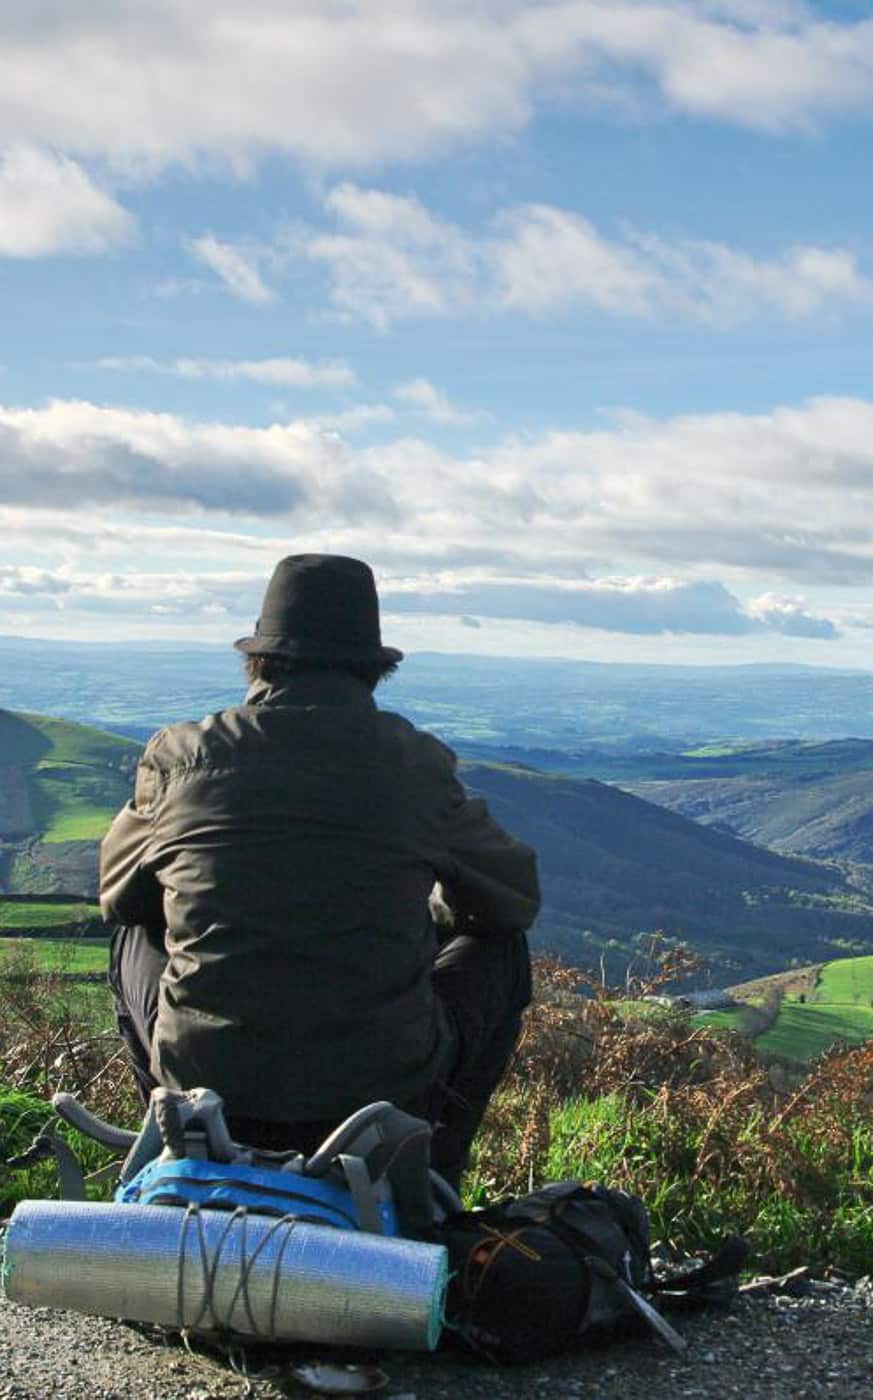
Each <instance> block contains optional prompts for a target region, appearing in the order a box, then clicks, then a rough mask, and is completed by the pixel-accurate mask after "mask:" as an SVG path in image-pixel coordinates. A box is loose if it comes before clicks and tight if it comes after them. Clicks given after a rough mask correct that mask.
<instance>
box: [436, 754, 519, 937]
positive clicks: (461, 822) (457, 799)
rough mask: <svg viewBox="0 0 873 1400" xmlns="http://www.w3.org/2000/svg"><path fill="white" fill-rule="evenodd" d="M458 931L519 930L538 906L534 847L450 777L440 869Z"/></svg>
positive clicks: (505, 931)
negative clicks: (511, 832) (444, 849)
mask: <svg viewBox="0 0 873 1400" xmlns="http://www.w3.org/2000/svg"><path fill="white" fill-rule="evenodd" d="M439 874H440V879H441V881H442V884H443V887H444V891H445V894H446V897H447V900H448V903H449V905H450V906H451V908H452V910H453V912H454V914H455V918H456V927H457V930H458V932H459V933H460V932H469V933H474V934H480V935H482V936H490V935H497V936H498V937H499V936H500V935H501V934H505V933H515V932H521V931H523V930H524V929H526V928H528V927H529V926H530V925H531V924H532V923H533V921H534V919H535V918H536V916H537V913H538V912H539V907H540V886H539V879H538V876H537V858H536V853H535V851H534V850H533V849H532V848H531V847H530V846H527V845H525V843H524V842H523V841H518V840H516V839H515V837H513V836H510V835H509V833H508V832H506V831H504V830H503V827H502V826H500V825H499V823H498V822H496V821H495V820H494V818H493V817H492V816H491V814H490V813H489V811H488V808H487V806H486V804H485V802H484V801H483V800H482V799H481V798H471V797H468V796H467V794H466V793H465V791H464V789H463V787H462V786H461V784H460V783H459V782H458V780H457V779H456V778H453V779H452V803H451V809H450V816H449V829H448V860H447V862H446V868H445V870H441V871H440V872H439Z"/></svg>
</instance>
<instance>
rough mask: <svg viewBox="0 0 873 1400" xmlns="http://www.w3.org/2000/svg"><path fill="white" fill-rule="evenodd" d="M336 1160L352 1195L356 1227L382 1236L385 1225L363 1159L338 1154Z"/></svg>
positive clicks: (341, 1153) (344, 1153)
mask: <svg viewBox="0 0 873 1400" xmlns="http://www.w3.org/2000/svg"><path fill="white" fill-rule="evenodd" d="M336 1160H337V1161H338V1162H339V1164H340V1166H341V1167H342V1171H343V1176H344V1177H345V1179H346V1185H347V1186H348V1188H349V1190H350V1191H351V1193H352V1200H353V1201H354V1203H355V1209H356V1210H357V1212H358V1225H359V1226H360V1228H361V1229H362V1230H366V1231H367V1233H368V1234H371V1235H384V1233H385V1225H384V1223H383V1220H382V1216H381V1214H380V1213H379V1206H378V1203H377V1201H376V1193H375V1191H374V1190H373V1183H372V1181H371V1180H370V1173H369V1172H368V1171H367V1164H366V1162H365V1161H364V1159H363V1157H353V1156H351V1155H350V1154H349V1153H347V1152H340V1154H339V1156H338V1157H337V1159H336Z"/></svg>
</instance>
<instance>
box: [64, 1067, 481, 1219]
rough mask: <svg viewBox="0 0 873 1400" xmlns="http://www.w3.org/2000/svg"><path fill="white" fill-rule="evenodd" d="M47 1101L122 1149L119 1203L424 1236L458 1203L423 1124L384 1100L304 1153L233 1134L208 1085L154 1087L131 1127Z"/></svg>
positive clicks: (70, 1102)
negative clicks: (138, 1123) (434, 1166)
mask: <svg viewBox="0 0 873 1400" xmlns="http://www.w3.org/2000/svg"><path fill="white" fill-rule="evenodd" d="M53 1104H54V1107H55V1109H56V1110H57V1112H58V1114H59V1115H60V1116H61V1117H62V1118H64V1119H65V1121H66V1122H68V1123H70V1124H72V1125H73V1126H74V1127H76V1128H78V1129H79V1130H80V1131H81V1132H84V1133H86V1134H87V1135H89V1136H91V1137H94V1138H96V1139H97V1140H98V1141H102V1142H106V1143H107V1144H108V1145H111V1146H114V1147H116V1148H118V1147H120V1146H123V1147H124V1148H125V1149H126V1150H127V1157H126V1159H125V1161H124V1164H123V1166H122V1168H121V1172H120V1177H119V1185H118V1188H117V1190H116V1192H115V1200H116V1202H118V1203H120V1204H125V1205H128V1204H137V1205H174V1206H183V1207H189V1206H190V1207H196V1208H199V1209H211V1210H226V1211H235V1210H242V1209H245V1210H247V1211H250V1212H254V1213H256V1214H262V1215H272V1216H276V1217H287V1216H295V1217H296V1218H297V1219H299V1220H304V1221H309V1222H312V1223H315V1224H321V1225H332V1226H335V1227H337V1228H340V1229H351V1230H364V1231H367V1232H370V1233H373V1234H380V1235H387V1236H402V1237H404V1238H408V1239H421V1238H425V1237H428V1238H429V1237H430V1234H431V1232H432V1229H433V1226H434V1222H435V1218H437V1217H438V1215H440V1214H442V1213H444V1211H445V1209H446V1208H449V1209H456V1208H460V1201H459V1200H458V1198H457V1196H456V1195H455V1194H454V1192H452V1191H451V1188H450V1187H448V1186H447V1185H446V1183H445V1182H443V1181H442V1180H441V1178H438V1177H437V1176H436V1174H435V1173H433V1172H431V1170H430V1136H431V1128H430V1124H429V1123H426V1122H425V1121H424V1120H423V1119H420V1118H414V1117H412V1116H411V1115H410V1114H408V1113H404V1112H403V1111H402V1110H401V1109H398V1108H395V1107H394V1105H393V1104H390V1103H387V1102H379V1103H373V1104H368V1105H367V1106H366V1107H364V1108H361V1109H359V1110H358V1111H357V1112H356V1113H353V1114H352V1115H351V1117H349V1118H347V1119H346V1120H345V1122H344V1123H342V1124H340V1126H339V1127H338V1128H336V1129H335V1131H334V1132H333V1133H331V1134H330V1136H329V1137H328V1138H326V1139H325V1141H324V1143H323V1144H322V1145H321V1147H320V1148H319V1149H318V1151H317V1152H315V1153H314V1154H313V1155H312V1156H311V1157H308V1158H307V1157H304V1156H303V1155H302V1154H301V1153H299V1152H295V1151H293V1150H289V1151H287V1152H269V1151H263V1150H261V1149H258V1148H252V1147H247V1146H245V1145H243V1144H240V1143H236V1142H234V1141H233V1140H232V1139H231V1137H230V1134H229V1132H228V1129H227V1124H226V1122H225V1119H224V1111H223V1106H222V1101H221V1099H220V1097H219V1096H218V1095H217V1094H216V1093H214V1092H213V1091H212V1090H211V1089H191V1090H187V1091H184V1092H183V1091H175V1090H172V1089H165V1088H158V1089H155V1090H154V1091H153V1092H152V1096H151V1100H150V1102H149V1109H148V1113H147V1114H146V1117H145V1120H144V1122H143V1125H142V1128H141V1129H140V1132H139V1133H138V1134H134V1133H125V1132H123V1131H122V1130H119V1129H115V1128H111V1127H110V1126H109V1125H108V1124H105V1123H103V1122H102V1121H101V1120H100V1119H98V1118H95V1117H94V1115H92V1114H90V1113H89V1112H88V1110H86V1109H84V1108H83V1107H82V1106H81V1104H79V1103H77V1102H76V1100H75V1099H74V1098H72V1096H71V1095H69V1094H57V1095H55V1097H54V1099H53ZM110 1136H111V1141H110ZM83 1196H84V1192H82V1193H81V1194H80V1198H82V1197H83ZM438 1202H442V1203H443V1204H442V1205H438V1204H437V1203H438Z"/></svg>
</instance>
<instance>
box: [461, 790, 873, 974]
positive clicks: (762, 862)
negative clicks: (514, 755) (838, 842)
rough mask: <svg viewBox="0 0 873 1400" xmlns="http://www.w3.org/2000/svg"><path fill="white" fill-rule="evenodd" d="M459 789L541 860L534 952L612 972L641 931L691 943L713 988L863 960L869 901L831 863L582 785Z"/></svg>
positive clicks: (870, 948)
mask: <svg viewBox="0 0 873 1400" xmlns="http://www.w3.org/2000/svg"><path fill="white" fill-rule="evenodd" d="M462 777H463V779H464V782H465V783H466V785H467V787H468V788H469V789H470V790H471V791H473V792H478V793H481V795H482V796H484V797H486V798H487V800H488V803H489V806H490V808H491V810H492V812H493V813H494V815H495V816H496V817H497V819H498V820H499V821H500V822H502V823H503V824H504V825H505V826H506V827H507V828H508V829H509V830H511V831H513V832H515V833H516V834H517V835H519V836H521V837H523V838H524V839H525V840H527V841H529V842H530V843H531V844H532V845H533V846H535V847H536V849H537V851H538V852H539V858H540V868H541V874H542V884H543V893H544V908H543V911H542V914H541V916H540V919H539V923H538V925H537V928H538V941H539V943H540V945H541V946H550V947H552V948H554V949H556V950H557V951H559V952H560V953H561V954H562V955H563V956H564V957H566V958H567V959H568V961H571V962H573V963H575V964H585V963H591V962H593V961H595V960H596V958H597V957H598V956H599V954H600V951H601V950H602V949H603V948H604V947H606V949H607V955H608V958H609V962H610V965H611V970H612V971H613V973H614V974H615V973H619V974H620V973H621V971H623V969H624V967H625V966H626V964H627V962H628V959H629V957H630V956H631V955H632V954H633V952H634V949H635V947H636V946H637V940H635V935H637V934H638V933H639V932H640V931H643V930H645V931H654V930H657V929H662V930H664V931H666V932H667V933H668V934H670V935H672V936H674V937H677V938H680V939H682V940H683V941H687V942H688V943H690V944H692V945H693V946H694V948H695V949H697V950H699V951H700V952H701V954H702V955H703V956H704V957H705V958H706V959H707V960H708V962H709V963H710V965H711V968H712V972H713V976H714V977H715V980H717V981H720V982H725V981H734V982H735V981H738V980H739V978H740V977H752V976H754V975H756V973H758V974H760V973H761V972H763V970H764V969H765V968H766V969H767V970H768V971H770V972H775V971H777V970H779V969H781V968H784V967H787V966H789V965H790V964H791V962H792V961H794V960H799V961H801V962H807V961H810V962H811V961H819V962H820V961H822V960H823V959H825V958H829V957H833V956H835V955H837V954H838V953H840V952H846V951H854V952H859V953H866V952H871V953H873V899H871V895H870V892H869V891H868V889H867V888H866V885H865V883H864V882H863V881H861V882H859V883H854V882H853V879H852V875H851V872H846V871H844V870H841V869H839V868H838V867H836V866H833V865H826V864H822V863H819V862H812V861H807V860H800V859H795V858H788V857H785V856H782V855H779V854H778V853H776V852H774V851H769V850H764V849H761V848H760V847H758V846H755V845H753V844H751V843H749V842H747V841H742V840H738V839H737V838H736V837H734V836H731V835H729V834H727V833H725V832H721V831H714V830H712V829H709V828H707V827H704V826H701V825H700V824H699V823H696V822H693V821H690V820H688V819H687V818H684V817H680V816H678V815H676V814H675V813H672V812H668V811H666V810H664V809H660V808H658V807H657V806H655V805H653V804H652V803H649V802H646V801H643V800H642V799H640V798H637V797H634V796H632V795H631V794H629V793H626V792H622V791H621V790H620V789H618V788H616V787H614V786H611V785H609V784H606V783H601V782H598V781H595V780H592V779H587V780H585V779H576V778H562V777H558V776H556V775H547V774H543V773H539V772H536V771H534V770H531V769H528V770H526V769H522V768H518V767H511V766H508V765H505V766H500V765H493V764H478V763H465V764H463V765H462Z"/></svg>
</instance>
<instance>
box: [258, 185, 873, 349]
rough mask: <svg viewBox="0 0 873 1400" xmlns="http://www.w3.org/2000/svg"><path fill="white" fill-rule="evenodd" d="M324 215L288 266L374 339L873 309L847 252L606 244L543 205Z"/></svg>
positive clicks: (411, 202)
mask: <svg viewBox="0 0 873 1400" xmlns="http://www.w3.org/2000/svg"><path fill="white" fill-rule="evenodd" d="M326 208H327V211H328V212H329V213H330V214H332V215H333V216H334V217H335V218H336V219H337V221H338V222H339V225H340V230H341V231H340V232H336V233H323V232H313V231H310V232H308V233H306V232H302V231H299V230H298V231H297V233H296V235H295V236H294V237H293V238H292V239H291V240H290V243H289V244H288V245H287V246H286V248H285V249H284V255H285V256H289V257H294V256H296V257H300V258H304V259H309V260H310V261H314V262H317V263H320V264H322V265H324V266H325V267H326V269H327V271H328V276H329V295H330V299H331V301H332V303H333V305H334V307H335V308H336V309H337V310H338V311H339V312H341V313H342V314H344V315H350V316H355V317H360V318H362V319H364V320H367V321H369V322H370V323H371V324H373V325H374V326H376V327H378V328H379V329H385V328H386V327H387V326H388V325H390V324H391V323H392V322H394V321H397V320H400V319H403V318H407V317H416V316H417V317H421V316H450V315H461V314H464V313H466V312H470V311H479V312H481V311H486V312H490V313H492V314H494V313H500V312H512V311H515V312H522V313H525V314H528V315H533V316H545V315H564V314H569V313H571V312H575V311H578V310H579V309H580V308H582V309H585V308H589V309H592V310H596V311H601V312H607V313H610V314H613V315H619V316H628V317H638V318H640V317H642V318H654V317H655V316H660V317H662V318H665V319H667V318H673V319H687V320H696V321H703V322H710V323H714V324H730V323H732V322H735V321H739V320H745V319H749V318H752V317H755V316H757V315H760V314H767V313H772V312H776V313H777V314H779V315H782V316H787V317H794V318H801V317H804V316H818V315H828V314H833V313H835V312H838V311H843V310H851V309H852V308H854V307H858V306H865V305H869V304H870V303H871V301H873V283H871V282H870V281H869V280H868V279H867V278H866V277H865V276H864V275H863V274H862V272H861V271H860V269H859V268H858V266H857V261H856V258H855V256H854V254H852V253H850V252H848V251H846V250H845V249H840V248H834V249H828V248H816V247H801V246H799V247H790V248H788V249H786V250H785V251H784V252H782V253H780V254H779V255H778V256H776V257H771V258H756V257H753V256H751V255H750V254H749V253H746V252H744V251H742V250H740V249H736V248H731V247H728V246H727V245H725V244H721V243H714V242H706V241H701V240H690V239H686V240H681V239H679V240H673V241H671V242H668V241H667V240H665V239H663V238H660V237H659V236H658V235H656V234H651V233H644V232H640V231H637V230H634V229H628V230H626V231H625V233H624V235H623V236H622V237H621V238H617V239H609V238H607V237H606V236H605V235H604V234H603V233H601V232H599V231H598V230H597V229H596V228H595V227H594V225H593V224H592V223H591V222H590V221H589V220H588V219H586V218H584V217H583V216H582V215H581V214H578V213H575V212H573V211H571V210H565V209H557V208H555V207H553V206H551V205H544V204H532V205H521V206H518V207H516V208H514V209H507V210H504V211H502V212H501V213H499V214H498V215H497V216H496V217H495V219H494V220H493V221H492V224H491V226H490V227H489V228H488V229H486V231H484V232H482V233H476V234H474V233H471V232H468V231H467V230H465V229H463V228H462V227H461V226H460V225H458V224H456V223H452V222H450V221H448V220H445V219H439V218H437V217H435V216H434V215H433V214H432V213H431V212H430V211H429V210H428V209H426V208H425V206H424V205H423V204H422V203H421V202H420V201H419V200H417V199H416V198H414V197H413V196H400V195H393V194H386V193H384V192H383V191H379V190H365V189H360V188H358V187H357V186H355V185H351V184H348V183H347V184H344V185H341V186H338V187H337V188H336V189H334V190H333V191H331V193H330V194H329V196H328V198H327V200H326ZM279 256H281V254H279V253H278V252H277V257H279Z"/></svg>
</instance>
